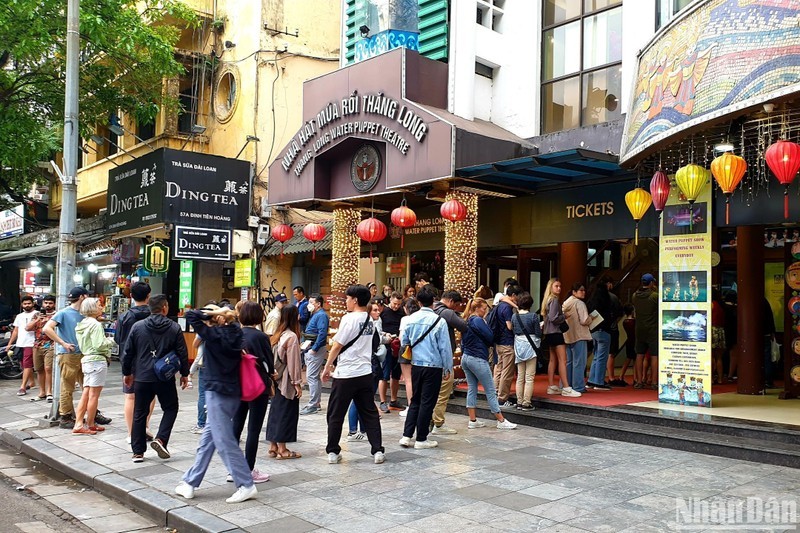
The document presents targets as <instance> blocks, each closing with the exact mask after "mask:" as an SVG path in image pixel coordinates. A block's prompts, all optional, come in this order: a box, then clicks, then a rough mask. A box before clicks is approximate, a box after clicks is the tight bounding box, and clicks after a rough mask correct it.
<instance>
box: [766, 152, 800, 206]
mask: <svg viewBox="0 0 800 533" xmlns="http://www.w3.org/2000/svg"><path fill="white" fill-rule="evenodd" d="M764 159H766V160H767V166H769V169H770V170H771V171H772V173H773V174H775V177H776V178H778V181H779V182H781V185H783V218H786V219H788V218H789V185H791V184H792V181H794V178H795V176H797V171H798V170H800V146H799V145H797V144H796V143H793V142H790V141H777V142H775V143H773V144H771V145H770V147H769V148H767V151H766V152H765V153H764Z"/></svg>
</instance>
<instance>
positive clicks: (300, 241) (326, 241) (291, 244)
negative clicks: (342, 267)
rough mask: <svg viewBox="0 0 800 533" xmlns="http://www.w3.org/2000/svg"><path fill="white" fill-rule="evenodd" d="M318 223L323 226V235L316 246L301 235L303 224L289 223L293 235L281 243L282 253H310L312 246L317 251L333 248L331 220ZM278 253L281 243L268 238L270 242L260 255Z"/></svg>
mask: <svg viewBox="0 0 800 533" xmlns="http://www.w3.org/2000/svg"><path fill="white" fill-rule="evenodd" d="M319 224H320V225H321V226H323V227H324V228H325V237H324V238H323V239H322V240H321V241H319V242H317V244H316V246H314V243H313V242H311V241H309V240H308V239H306V238H305V237H303V228H304V227H305V224H289V225H290V226H291V227H292V229H293V230H294V236H293V237H292V238H291V239H289V240H288V241H286V242H285V243H283V253H284V254H304V253H310V252H311V250H313V249H314V248H316V250H317V251H318V252H319V251H323V250H333V220H326V221H324V222H319ZM280 253H281V243H280V242H278V241H276V240H275V239H272V238H270V243H269V245H268V246H267V249H266V250H264V253H262V254H261V255H265V256H267V255H279V254H280Z"/></svg>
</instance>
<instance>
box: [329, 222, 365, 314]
mask: <svg viewBox="0 0 800 533" xmlns="http://www.w3.org/2000/svg"><path fill="white" fill-rule="evenodd" d="M359 222H361V212H360V211H359V210H357V209H334V210H333V257H332V259H331V297H330V316H331V328H334V330H335V329H338V327H339V319H340V318H341V317H342V315H344V314H345V313H346V312H347V309H346V308H345V295H344V293H345V291H346V290H347V287H349V286H350V285H353V284H355V283H358V258H359V256H360V255H361V240H360V239H359V238H358V234H357V233H356V227H358V223H359Z"/></svg>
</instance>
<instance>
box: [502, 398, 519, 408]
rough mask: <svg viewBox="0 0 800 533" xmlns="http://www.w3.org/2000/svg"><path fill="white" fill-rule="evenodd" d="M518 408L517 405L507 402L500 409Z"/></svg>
mask: <svg viewBox="0 0 800 533" xmlns="http://www.w3.org/2000/svg"><path fill="white" fill-rule="evenodd" d="M516 406H517V404H516V403H511V401H509V400H506V401H505V402H504V403H502V404H500V409H514V408H515V407H516Z"/></svg>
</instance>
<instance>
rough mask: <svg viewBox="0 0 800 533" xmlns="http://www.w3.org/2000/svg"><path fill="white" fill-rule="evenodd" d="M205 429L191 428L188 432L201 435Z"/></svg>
mask: <svg viewBox="0 0 800 533" xmlns="http://www.w3.org/2000/svg"><path fill="white" fill-rule="evenodd" d="M204 429H205V428H204V427H203V426H193V427H192V429H190V430H189V431H190V432H191V433H194V434H195V435H201V434H202V433H203V430H204Z"/></svg>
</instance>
